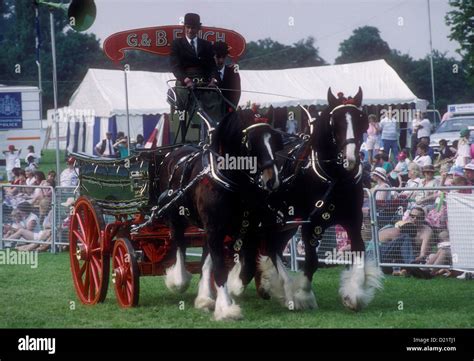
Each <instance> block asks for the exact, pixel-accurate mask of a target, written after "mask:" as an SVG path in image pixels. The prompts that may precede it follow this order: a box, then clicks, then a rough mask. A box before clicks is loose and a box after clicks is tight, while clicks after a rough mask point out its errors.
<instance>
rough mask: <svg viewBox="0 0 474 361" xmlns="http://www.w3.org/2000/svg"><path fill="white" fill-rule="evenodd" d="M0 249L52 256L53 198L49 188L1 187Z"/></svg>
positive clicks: (51, 189)
mask: <svg viewBox="0 0 474 361" xmlns="http://www.w3.org/2000/svg"><path fill="white" fill-rule="evenodd" d="M0 201H1V205H2V206H1V207H0V212H1V214H0V220H1V222H0V232H1V233H0V234H1V240H0V248H4V247H17V249H19V250H22V251H34V250H36V251H46V250H48V249H49V250H51V252H55V247H54V245H55V242H56V232H54V229H55V225H56V213H55V211H54V210H55V209H56V194H55V192H54V188H53V187H51V186H25V185H10V184H8V185H2V186H1V188H0Z"/></svg>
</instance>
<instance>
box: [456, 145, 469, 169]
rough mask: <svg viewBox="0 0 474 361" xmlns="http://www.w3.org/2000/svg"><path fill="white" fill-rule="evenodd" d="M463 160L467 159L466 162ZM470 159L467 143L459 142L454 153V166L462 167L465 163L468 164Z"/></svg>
mask: <svg viewBox="0 0 474 361" xmlns="http://www.w3.org/2000/svg"><path fill="white" fill-rule="evenodd" d="M465 158H468V160H467V162H466V161H465ZM470 159H471V146H470V145H469V142H468V141H466V140H464V139H463V140H460V141H459V142H458V151H457V153H456V166H457V167H464V166H465V165H466V164H467V163H469V161H470Z"/></svg>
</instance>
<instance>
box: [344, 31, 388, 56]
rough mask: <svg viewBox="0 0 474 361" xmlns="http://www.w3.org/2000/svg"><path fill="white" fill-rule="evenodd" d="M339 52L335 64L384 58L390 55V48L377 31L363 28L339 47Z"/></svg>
mask: <svg viewBox="0 0 474 361" xmlns="http://www.w3.org/2000/svg"><path fill="white" fill-rule="evenodd" d="M339 52H340V53H341V55H340V56H338V57H337V58H336V64H344V63H356V62H359V61H368V60H375V59H382V58H385V57H386V56H389V55H390V47H389V46H388V44H387V43H386V42H385V41H384V40H382V38H381V37H380V31H379V29H377V28H376V27H373V26H363V27H360V28H357V29H355V30H354V32H353V34H352V35H351V36H350V37H349V38H348V39H346V40H344V41H343V42H342V43H341V44H340V45H339Z"/></svg>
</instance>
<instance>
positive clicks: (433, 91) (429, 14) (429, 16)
mask: <svg viewBox="0 0 474 361" xmlns="http://www.w3.org/2000/svg"><path fill="white" fill-rule="evenodd" d="M427 2H428V27H429V29H428V30H429V33H430V68H431V96H432V100H433V110H436V98H435V86H434V70H433V41H432V38H431V9H430V0H427Z"/></svg>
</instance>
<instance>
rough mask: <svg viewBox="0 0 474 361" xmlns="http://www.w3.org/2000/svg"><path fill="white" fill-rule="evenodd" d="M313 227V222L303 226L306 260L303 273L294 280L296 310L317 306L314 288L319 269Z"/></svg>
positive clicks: (302, 234) (302, 233)
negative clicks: (314, 276) (315, 275)
mask: <svg viewBox="0 0 474 361" xmlns="http://www.w3.org/2000/svg"><path fill="white" fill-rule="evenodd" d="M312 230H313V227H312V225H311V224H304V225H302V226H301V236H302V238H303V243H304V249H305V262H304V266H303V273H302V274H299V275H298V276H297V278H296V279H295V280H294V286H293V287H294V291H293V294H294V295H293V299H294V306H295V309H296V310H306V309H312V308H317V307H318V305H317V303H316V297H315V295H314V292H313V288H312V280H313V274H314V273H315V272H316V270H317V269H318V254H317V252H316V247H314V246H313V245H311V242H312V240H313V234H312Z"/></svg>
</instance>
